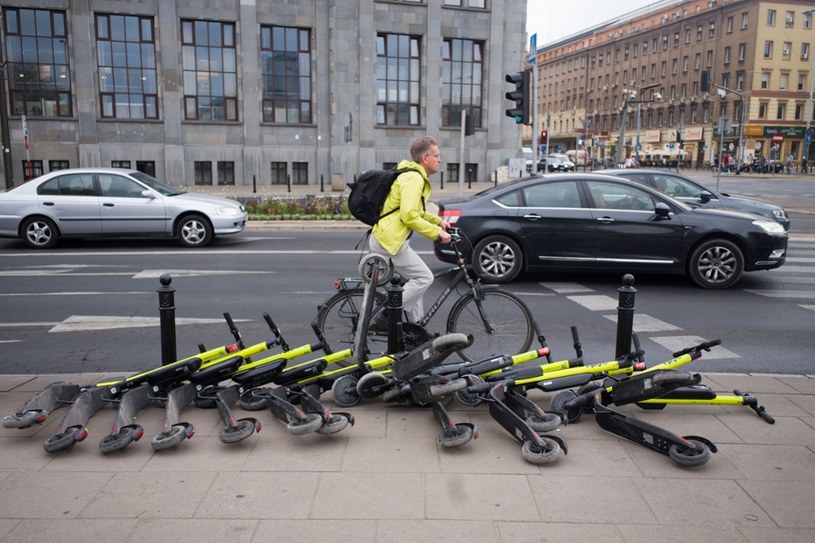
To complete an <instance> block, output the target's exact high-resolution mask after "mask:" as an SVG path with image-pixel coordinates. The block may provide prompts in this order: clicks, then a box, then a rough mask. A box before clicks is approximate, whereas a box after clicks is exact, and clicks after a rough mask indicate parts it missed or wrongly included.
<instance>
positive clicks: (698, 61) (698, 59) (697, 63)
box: [693, 53, 702, 70]
mask: <svg viewBox="0 0 815 543" xmlns="http://www.w3.org/2000/svg"><path fill="white" fill-rule="evenodd" d="M693 67H694V68H695V69H696V70H700V69H701V68H702V53H696V55H694V57H693Z"/></svg>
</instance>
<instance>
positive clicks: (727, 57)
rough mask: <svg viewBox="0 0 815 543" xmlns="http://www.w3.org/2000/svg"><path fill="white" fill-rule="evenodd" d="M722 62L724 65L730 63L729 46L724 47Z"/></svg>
mask: <svg viewBox="0 0 815 543" xmlns="http://www.w3.org/2000/svg"><path fill="white" fill-rule="evenodd" d="M724 63H725V65H727V64H730V46H729V45H728V46H727V47H725V48H724Z"/></svg>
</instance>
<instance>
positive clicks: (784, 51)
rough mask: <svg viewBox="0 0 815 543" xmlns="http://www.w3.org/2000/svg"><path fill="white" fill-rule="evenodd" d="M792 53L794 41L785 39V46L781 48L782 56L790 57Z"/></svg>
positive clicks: (784, 57) (787, 58)
mask: <svg viewBox="0 0 815 543" xmlns="http://www.w3.org/2000/svg"><path fill="white" fill-rule="evenodd" d="M791 53H792V42H789V41H785V42H784V48H783V49H781V56H782V58H783V59H784V60H789V59H790V54H791Z"/></svg>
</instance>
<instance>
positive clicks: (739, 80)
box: [736, 72, 744, 91]
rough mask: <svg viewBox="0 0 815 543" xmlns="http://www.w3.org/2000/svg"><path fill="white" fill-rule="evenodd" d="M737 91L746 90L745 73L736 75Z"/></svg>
mask: <svg viewBox="0 0 815 543" xmlns="http://www.w3.org/2000/svg"><path fill="white" fill-rule="evenodd" d="M736 90H737V91H743V90H744V72H738V73H737V74H736Z"/></svg>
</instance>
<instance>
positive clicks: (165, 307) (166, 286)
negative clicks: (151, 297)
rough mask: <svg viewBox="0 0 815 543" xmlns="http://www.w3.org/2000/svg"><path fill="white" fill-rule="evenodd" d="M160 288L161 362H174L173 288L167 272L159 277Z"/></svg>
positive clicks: (164, 363) (165, 363)
mask: <svg viewBox="0 0 815 543" xmlns="http://www.w3.org/2000/svg"><path fill="white" fill-rule="evenodd" d="M158 280H159V282H160V283H161V288H159V289H158V290H157V291H156V292H158V311H159V322H160V324H161V364H162V365H167V364H170V363H172V362H175V361H176V360H177V359H178V358H177V357H176V350H175V289H174V288H173V287H171V286H170V283H172V282H173V278H172V277H171V276H170V274H169V273H165V274H162V276H161V277H159V279H158Z"/></svg>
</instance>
